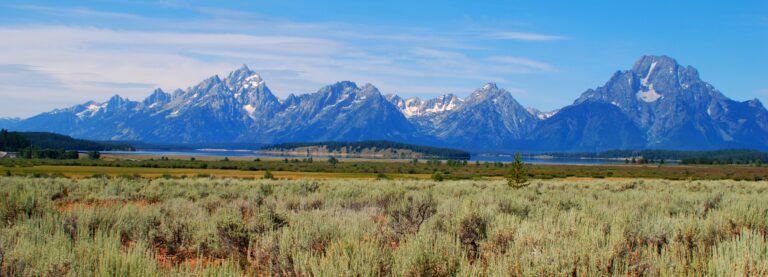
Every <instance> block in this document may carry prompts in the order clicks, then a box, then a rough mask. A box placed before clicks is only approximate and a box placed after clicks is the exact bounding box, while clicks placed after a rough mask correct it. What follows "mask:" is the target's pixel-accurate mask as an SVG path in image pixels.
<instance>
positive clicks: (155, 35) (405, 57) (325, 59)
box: [0, 0, 768, 117]
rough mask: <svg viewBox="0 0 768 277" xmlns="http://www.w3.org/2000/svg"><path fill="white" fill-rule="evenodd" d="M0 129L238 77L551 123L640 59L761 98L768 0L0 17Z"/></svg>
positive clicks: (2, 7)
mask: <svg viewBox="0 0 768 277" xmlns="http://www.w3.org/2000/svg"><path fill="white" fill-rule="evenodd" d="M0 36H2V37H3V41H2V42H0V98H1V99H3V101H0V117H16V116H18V117H26V116H30V115H34V114H37V113H40V112H44V111H48V110H51V109H53V108H58V107H65V106H70V105H73V104H78V103H82V102H85V101H87V100H97V101H104V100H106V99H107V98H108V97H109V96H111V95H114V94H120V95H122V96H126V97H129V98H131V99H143V97H145V96H147V95H148V94H149V93H150V92H151V90H152V89H154V88H156V87H160V88H162V89H164V90H167V91H171V90H173V89H176V88H186V87H188V86H191V85H194V84H196V83H197V82H199V81H201V80H202V79H204V78H206V77H209V76H211V75H214V74H219V75H225V74H226V73H228V72H229V71H231V70H233V69H235V68H237V67H239V66H240V65H241V64H248V65H249V66H250V67H251V69H253V70H255V71H257V72H259V73H260V74H261V75H262V76H263V77H264V79H265V80H266V82H267V85H268V86H269V87H270V88H271V89H272V90H273V92H274V93H275V94H277V95H278V96H279V97H285V96H286V95H288V94H289V93H306V92H314V91H316V90H317V89H319V88H320V87H321V86H323V85H326V84H330V83H333V82H336V81H340V80H351V81H355V82H357V83H359V84H363V83H372V84H374V85H375V86H377V87H379V89H380V90H381V91H382V93H385V94H386V93H396V94H399V95H401V96H406V97H407V96H419V97H422V98H428V97H434V96H437V95H440V94H445V93H454V94H457V95H459V96H466V95H468V94H469V93H471V92H472V91H473V90H474V89H475V88H478V87H481V86H482V85H483V84H484V83H485V82H496V83H498V85H499V86H500V87H503V88H506V89H507V90H509V91H510V92H511V93H512V94H513V95H514V96H515V97H516V98H517V100H518V101H519V102H521V103H522V104H523V105H525V106H531V107H535V108H538V109H541V110H551V109H555V108H559V107H562V106H565V105H568V104H570V103H571V102H572V101H573V100H574V99H575V98H577V97H578V95H579V94H580V93H581V92H583V91H584V90H586V89H589V88H593V87H596V86H599V85H602V84H604V83H605V81H607V80H608V78H609V77H610V76H611V74H612V73H613V72H615V71H617V70H623V69H628V68H630V67H631V66H632V64H633V63H634V62H635V61H636V60H637V59H638V58H639V57H640V56H642V55H644V54H657V55H662V54H663V55H669V56H671V57H673V58H676V59H677V60H678V61H679V62H680V63H681V64H683V65H692V66H694V67H696V68H697V69H698V70H699V72H700V74H701V76H702V78H703V79H704V80H705V81H707V82H710V83H711V84H713V85H714V86H715V87H717V88H718V89H719V90H721V91H722V92H723V93H725V94H726V95H728V96H730V97H732V98H734V99H737V100H747V99H752V98H758V99H760V100H761V101H762V102H764V103H766V100H768V78H766V76H768V74H766V73H768V70H766V67H765V65H766V64H768V55H766V53H765V51H766V49H768V1H765V0H762V1H728V2H726V1H653V0H650V1H526V2H521V1H269V2H267V1H183V0H178V1H173V0H168V1H14V0H10V1H9V0H5V1H3V2H2V3H0Z"/></svg>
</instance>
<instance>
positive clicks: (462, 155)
mask: <svg viewBox="0 0 768 277" xmlns="http://www.w3.org/2000/svg"><path fill="white" fill-rule="evenodd" d="M310 146H317V147H323V146H324V147H326V148H327V149H328V151H331V152H335V151H341V149H342V148H346V149H347V151H350V152H360V151H363V150H364V149H403V150H410V151H413V152H418V153H422V154H424V155H427V156H434V157H441V158H451V159H463V160H468V159H469V157H470V153H469V152H467V151H463V150H457V149H451V148H438V147H431V146H423V145H414V144H406V143H400V142H392V141H358V142H343V141H327V142H298V143H281V144H274V145H270V146H266V147H263V148H261V150H280V151H284V150H291V149H295V148H300V147H310Z"/></svg>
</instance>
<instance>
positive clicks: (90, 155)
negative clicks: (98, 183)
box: [88, 151, 101, 160]
mask: <svg viewBox="0 0 768 277" xmlns="http://www.w3.org/2000/svg"><path fill="white" fill-rule="evenodd" d="M100 158H101V153H100V152H99V151H88V159H91V160H98V159H100Z"/></svg>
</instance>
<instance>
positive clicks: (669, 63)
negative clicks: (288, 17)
mask: <svg viewBox="0 0 768 277" xmlns="http://www.w3.org/2000/svg"><path fill="white" fill-rule="evenodd" d="M0 124H2V125H3V126H4V127H8V128H11V129H13V130H19V131H46V132H55V133H60V134H66V135H70V136H73V137H78V138H84V139H93V140H125V141H143V142H147V143H229V142H243V143H282V142H312V141H363V140H388V141H398V142H406V143H417V144H427V145H433V146H448V147H456V148H462V149H467V150H473V151H507V150H510V151H511V150H526V151H600V150H610V149H649V148H654V149H678V150H705V149H721V148H751V149H761V150H764V149H768V112H767V111H766V109H765V107H763V105H762V103H760V102H759V101H758V100H756V99H755V100H749V101H744V102H739V101H734V100H732V99H730V98H728V97H726V96H725V95H723V94H722V93H721V92H720V91H718V90H717V89H715V88H714V87H713V86H712V85H710V84H708V83H706V82H704V81H702V80H701V79H700V78H699V74H698V71H697V70H696V69H694V68H693V67H690V66H681V65H679V64H678V63H677V62H676V61H675V60H674V59H672V58H670V57H667V56H643V57H642V58H640V59H639V60H638V61H637V62H636V63H635V64H634V66H633V67H632V68H631V69H629V70H624V71H617V72H616V73H615V74H614V75H613V76H612V77H611V78H610V79H609V80H608V82H606V83H605V84H604V85H603V86H600V87H597V88H595V89H589V90H587V91H585V92H583V93H582V94H581V96H580V97H578V98H577V99H576V100H575V101H574V102H573V104H571V105H569V106H566V107H563V108H561V109H558V110H555V111H549V112H542V111H539V110H536V109H533V108H526V107H525V106H523V105H522V104H520V103H519V102H517V100H515V99H514V97H512V95H511V94H510V93H509V92H508V91H506V90H504V89H503V88H499V87H498V86H497V85H496V84H494V83H487V84H485V85H483V86H482V87H480V88H478V89H477V90H475V91H474V92H472V93H471V94H469V96H467V97H466V98H463V99H462V98H459V97H457V96H455V95H453V94H446V95H442V96H438V97H436V98H433V99H427V100H422V99H420V98H416V97H413V98H407V99H406V98H402V97H400V96H398V95H394V94H388V95H383V94H382V93H381V92H380V91H379V90H378V89H377V88H376V87H374V86H373V85H371V84H365V85H362V86H358V85H357V84H355V83H353V82H349V81H342V82H338V83H335V84H332V85H328V86H325V87H322V88H320V89H319V90H318V91H317V92H314V93H307V94H299V95H295V94H291V95H289V96H288V97H286V98H284V99H280V98H278V97H276V96H275V95H274V94H273V93H272V91H270V89H269V88H268V87H267V85H266V82H265V81H264V80H263V79H262V78H261V76H260V75H259V74H257V73H256V72H254V71H252V70H251V69H249V68H248V67H247V66H245V65H244V66H243V67H241V68H239V69H237V70H235V71H233V72H231V73H230V74H229V75H228V76H226V77H225V78H220V77H219V76H213V77H210V78H208V79H206V80H204V81H202V82H200V83H199V84H197V85H195V86H192V87H189V88H187V89H185V90H181V89H177V90H175V91H173V92H170V93H168V92H165V91H163V90H161V89H156V90H155V91H154V92H152V93H151V94H150V95H149V96H148V97H147V98H146V99H144V100H143V101H131V100H128V99H125V98H122V97H120V96H118V95H115V96H113V97H112V98H110V99H109V100H108V101H106V102H95V101H89V102H86V103H83V104H81V105H76V106H72V107H69V108H63V109H56V110H53V111H50V112H46V113H42V114H39V115H36V116H33V117H30V118H26V119H21V120H19V119H12V120H0Z"/></svg>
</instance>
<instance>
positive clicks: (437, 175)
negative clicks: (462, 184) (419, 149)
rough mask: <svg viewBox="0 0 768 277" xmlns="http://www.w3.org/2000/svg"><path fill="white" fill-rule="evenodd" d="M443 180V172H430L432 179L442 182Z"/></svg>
mask: <svg viewBox="0 0 768 277" xmlns="http://www.w3.org/2000/svg"><path fill="white" fill-rule="evenodd" d="M443 180H445V176H443V174H442V173H440V172H439V171H438V172H435V173H432V181H435V182H442V181H443Z"/></svg>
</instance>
